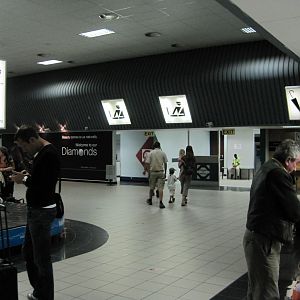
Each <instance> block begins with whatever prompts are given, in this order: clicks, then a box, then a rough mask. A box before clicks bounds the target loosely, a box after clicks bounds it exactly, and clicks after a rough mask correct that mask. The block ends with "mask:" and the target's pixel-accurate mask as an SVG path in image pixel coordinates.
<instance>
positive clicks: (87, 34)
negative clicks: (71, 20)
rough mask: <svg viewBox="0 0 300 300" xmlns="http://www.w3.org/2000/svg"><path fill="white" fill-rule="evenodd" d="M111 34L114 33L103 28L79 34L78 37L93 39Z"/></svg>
mask: <svg viewBox="0 0 300 300" xmlns="http://www.w3.org/2000/svg"><path fill="white" fill-rule="evenodd" d="M112 33H115V32H114V31H112V30H109V29H105V28H103V29H98V30H93V31H88V32H83V33H79V35H81V36H84V37H87V38H94V37H98V36H101V35H107V34H112Z"/></svg>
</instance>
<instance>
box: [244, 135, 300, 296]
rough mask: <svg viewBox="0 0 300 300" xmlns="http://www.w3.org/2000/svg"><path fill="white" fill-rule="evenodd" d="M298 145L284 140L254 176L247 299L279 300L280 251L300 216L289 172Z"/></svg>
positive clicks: (247, 246)
mask: <svg viewBox="0 0 300 300" xmlns="http://www.w3.org/2000/svg"><path fill="white" fill-rule="evenodd" d="M299 160H300V148H299V145H298V144H297V143H296V142H295V141H293V140H285V141H283V142H282V143H281V144H280V145H279V146H278V147H277V149H276V151H275V153H274V155H273V158H272V159H270V160H269V161H267V162H265V163H264V164H263V165H262V166H261V168H260V169H259V171H258V172H257V173H256V175H255V177H254V178H253V182H252V186H251V191H250V203H249V209H248V215H247V224H246V232H245V235H244V240H243V246H244V252H245V257H246V261H247V266H248V292H247V300H271V299H272V300H273V299H274V300H275V299H276V300H277V299H278V300H279V299H280V296H279V290H278V279H279V263H280V251H281V245H282V243H284V242H286V240H287V237H290V238H291V237H292V235H291V234H289V233H291V232H292V223H294V222H297V221H298V220H299V219H300V202H299V200H298V198H297V194H296V192H295V190H294V187H293V179H292V177H291V175H290V173H291V172H293V171H294V170H295V169H296V164H297V162H298V161H299Z"/></svg>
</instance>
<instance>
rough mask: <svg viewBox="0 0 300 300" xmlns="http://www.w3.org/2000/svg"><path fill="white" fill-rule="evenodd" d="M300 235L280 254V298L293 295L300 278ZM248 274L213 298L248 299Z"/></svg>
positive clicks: (282, 299) (228, 299) (218, 299)
mask: <svg viewBox="0 0 300 300" xmlns="http://www.w3.org/2000/svg"><path fill="white" fill-rule="evenodd" d="M299 265H300V236H296V237H295V241H294V244H293V245H289V246H283V248H282V251H281V255H280V274H279V292H280V299H281V300H284V299H287V298H285V297H286V296H290V295H291V285H292V283H293V282H295V280H296V279H298V280H300V269H299ZM247 284H248V279H247V274H244V275H243V276H241V277H240V278H239V279H237V280H236V281H234V282H233V283H232V284H231V285H229V286H228V287H227V288H225V289H224V290H223V291H221V292H220V293H219V294H218V295H216V296H215V297H213V298H211V300H237V299H239V300H241V299H246V294H247Z"/></svg>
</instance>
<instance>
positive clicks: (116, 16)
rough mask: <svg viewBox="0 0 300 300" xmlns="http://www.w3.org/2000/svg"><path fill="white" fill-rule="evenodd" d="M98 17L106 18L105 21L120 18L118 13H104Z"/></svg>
mask: <svg viewBox="0 0 300 300" xmlns="http://www.w3.org/2000/svg"><path fill="white" fill-rule="evenodd" d="M99 18H100V19H102V20H106V21H112V20H117V19H119V18H120V16H119V15H117V14H114V13H104V14H101V15H99Z"/></svg>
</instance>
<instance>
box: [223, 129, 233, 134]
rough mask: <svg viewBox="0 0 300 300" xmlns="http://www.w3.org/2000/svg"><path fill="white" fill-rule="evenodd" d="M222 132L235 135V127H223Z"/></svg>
mask: <svg viewBox="0 0 300 300" xmlns="http://www.w3.org/2000/svg"><path fill="white" fill-rule="evenodd" d="M222 133H223V135H235V129H234V128H230V129H223V130H222Z"/></svg>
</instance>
